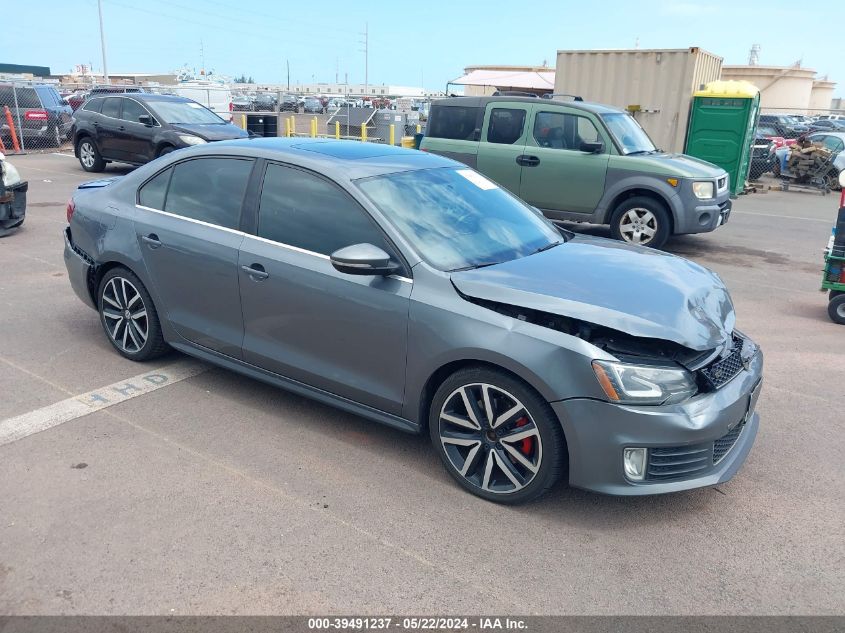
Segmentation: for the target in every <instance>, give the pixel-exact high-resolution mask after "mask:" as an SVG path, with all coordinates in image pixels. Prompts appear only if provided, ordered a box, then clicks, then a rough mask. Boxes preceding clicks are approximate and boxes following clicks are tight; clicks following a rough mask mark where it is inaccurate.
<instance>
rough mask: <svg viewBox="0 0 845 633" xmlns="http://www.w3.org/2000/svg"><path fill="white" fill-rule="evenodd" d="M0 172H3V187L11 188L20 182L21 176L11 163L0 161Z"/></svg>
mask: <svg viewBox="0 0 845 633" xmlns="http://www.w3.org/2000/svg"><path fill="white" fill-rule="evenodd" d="M0 171H2V172H3V186H4V187H11V186H12V185H16V184H18V183H19V182H20V181H21V175H20V174H19V173H18V170H17V169H15V166H14V165H12V164H11V163H7V162H6V161H5V160H4V161H0Z"/></svg>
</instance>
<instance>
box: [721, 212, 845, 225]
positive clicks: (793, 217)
mask: <svg viewBox="0 0 845 633" xmlns="http://www.w3.org/2000/svg"><path fill="white" fill-rule="evenodd" d="M736 215H737V216H743V215H759V216H762V217H764V218H777V219H779V220H801V221H802V222H825V223H827V224H835V220H827V219H825V218H804V217H801V216H798V215H782V214H779V213H758V212H757V211H739V212H737V213H736ZM731 217H733V214H731Z"/></svg>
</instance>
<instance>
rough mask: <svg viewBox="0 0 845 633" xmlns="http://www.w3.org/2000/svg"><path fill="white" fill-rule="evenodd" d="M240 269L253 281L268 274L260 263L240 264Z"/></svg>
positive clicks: (261, 279) (262, 278)
mask: <svg viewBox="0 0 845 633" xmlns="http://www.w3.org/2000/svg"><path fill="white" fill-rule="evenodd" d="M241 270H242V271H244V272H245V273H247V274H248V275H249V276H250V277H252V279H253V280H254V281H263V280H265V279H267V277H269V276H270V273H268V272H267V271H266V270H264V266H262V265H261V264H253V265H252V266H241Z"/></svg>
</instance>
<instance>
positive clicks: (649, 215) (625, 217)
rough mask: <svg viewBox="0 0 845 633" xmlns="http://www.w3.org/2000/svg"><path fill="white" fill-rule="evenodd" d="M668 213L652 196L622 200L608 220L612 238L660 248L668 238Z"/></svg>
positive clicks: (669, 228)
mask: <svg viewBox="0 0 845 633" xmlns="http://www.w3.org/2000/svg"><path fill="white" fill-rule="evenodd" d="M670 231H671V227H670V222H669V214H668V213H667V212H666V209H665V208H664V206H663V205H662V204H660V203H659V202H657V201H656V200H654V199H653V198H646V197H645V196H635V197H633V198H628V199H627V200H624V201H623V202H622V203H621V204H620V205H619V206H618V207H616V211H614V212H613V217H612V218H611V220H610V233H611V235H613V237H614V239H617V240H622V241H623V242H628V243H630V244H639V245H640V246H651V247H652V248H661V247H662V246H663V245H664V244H665V243H666V240H668V239H669V235H670Z"/></svg>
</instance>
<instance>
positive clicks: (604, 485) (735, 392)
mask: <svg viewBox="0 0 845 633" xmlns="http://www.w3.org/2000/svg"><path fill="white" fill-rule="evenodd" d="M762 371H763V354H762V352H758V353H757V354H756V355H755V356H754V357H753V358H752V359H751V361H750V362H749V364H748V367H747V368H746V369H743V370H741V371H740V372H739V374H737V376H736V377H735V378H734V379H733V380H731V381H730V382H729V383H728V384H726V385H725V386H723V387H722V388H721V389H718V390H717V391H713V392H709V393H702V394H699V395H697V396H695V397H693V398H691V399H690V400H688V401H687V402H685V403H683V404H679V405H670V406H661V407H648V406H630V405H618V404H613V403H610V402H604V401H600V400H589V399H584V398H574V399H571V400H563V401H560V402H553V403H551V405H552V407H553V408H554V410H555V413H557V415H558V418H559V419H560V421H561V424H562V425H563V428H564V432H565V433H566V441H567V444H568V446H569V483H570V485H572V486H574V487H577V488H585V489H587V490H594V491H596V492H601V493H605V494H612V495H651V494H662V493H667V492H678V491H681V490H689V489H691V488H700V487H702V486H713V485H716V484H719V483H722V482H724V481H727V480H729V479H730V478H731V477H733V476H734V474H736V472H737V470H739V468H740V466H742V463H743V462H744V461H745V458H746V457H747V456H748V453H749V452H750V450H751V445H752V444H753V443H754V438H755V437H756V435H757V428H758V426H759V416H758V414H757V413H756V412H755V410H754V409H755V405H756V403H757V397H758V396H759V393H760V388H761V386H762ZM626 448H646V449H647V467H646V473H645V478H644V479H643V480H642V481H632V480H630V479H628V478H627V477H626V476H625V472H624V468H623V450H624V449H626Z"/></svg>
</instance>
